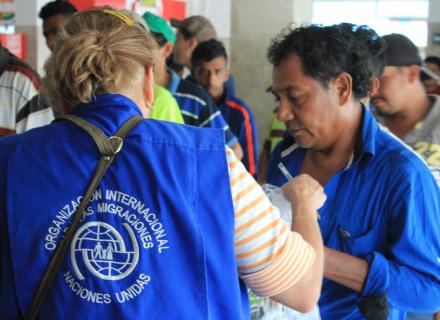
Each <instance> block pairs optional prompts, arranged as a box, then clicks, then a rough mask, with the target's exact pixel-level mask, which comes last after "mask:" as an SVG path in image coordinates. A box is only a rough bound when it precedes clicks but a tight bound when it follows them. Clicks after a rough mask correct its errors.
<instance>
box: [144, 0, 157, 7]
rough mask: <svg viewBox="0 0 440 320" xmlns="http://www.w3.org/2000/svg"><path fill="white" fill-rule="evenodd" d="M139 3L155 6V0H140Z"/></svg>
mask: <svg viewBox="0 0 440 320" xmlns="http://www.w3.org/2000/svg"><path fill="white" fill-rule="evenodd" d="M141 4H142V5H143V6H149V7H155V6H156V0H141Z"/></svg>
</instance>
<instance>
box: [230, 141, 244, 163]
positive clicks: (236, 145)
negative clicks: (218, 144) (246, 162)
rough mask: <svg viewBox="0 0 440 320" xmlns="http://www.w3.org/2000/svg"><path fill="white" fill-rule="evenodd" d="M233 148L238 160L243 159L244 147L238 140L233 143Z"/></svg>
mask: <svg viewBox="0 0 440 320" xmlns="http://www.w3.org/2000/svg"><path fill="white" fill-rule="evenodd" d="M231 149H232V151H234V153H235V156H236V157H237V159H238V160H241V159H243V149H242V148H241V145H240V144H239V143H238V141H237V142H236V143H234V144H233V145H232V147H231Z"/></svg>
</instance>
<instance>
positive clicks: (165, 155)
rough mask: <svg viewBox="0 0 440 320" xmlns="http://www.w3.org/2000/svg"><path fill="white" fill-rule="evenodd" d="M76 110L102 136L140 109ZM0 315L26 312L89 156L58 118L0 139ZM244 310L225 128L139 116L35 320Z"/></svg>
mask: <svg viewBox="0 0 440 320" xmlns="http://www.w3.org/2000/svg"><path fill="white" fill-rule="evenodd" d="M74 113H75V114H76V115H78V116H80V117H82V118H83V119H85V120H88V121H90V122H91V123H93V124H95V125H97V126H99V127H100V128H102V129H103V131H104V132H105V133H106V134H107V135H111V134H113V133H115V132H116V130H117V129H118V128H119V126H120V125H122V123H124V122H125V121H126V120H127V119H128V118H130V117H132V116H133V115H136V114H140V111H139V109H138V108H137V106H136V105H135V104H134V103H133V102H132V101H131V100H129V99H127V98H125V97H123V96H120V95H111V94H103V95H99V96H98V97H97V98H96V99H95V100H94V101H93V102H92V103H90V104H84V105H80V106H78V107H77V108H75V109H74ZM0 154H1V155H0V170H1V178H0V179H1V182H0V197H1V198H0V206H1V207H0V210H1V211H0V213H1V217H0V218H1V239H2V240H1V241H2V242H1V263H2V265H1V287H0V308H1V309H0V310H1V312H2V318H18V317H19V316H20V315H23V314H26V312H27V310H28V307H29V305H30V302H31V299H32V297H33V295H34V293H35V290H36V288H37V285H38V282H39V280H40V278H41V276H42V273H43V271H44V269H45V268H46V266H47V264H48V261H49V259H50V258H51V257H52V254H53V252H54V249H55V247H56V246H57V244H58V242H59V240H60V238H61V237H62V234H63V232H64V230H65V228H66V227H67V226H68V224H69V221H70V219H71V217H72V214H73V212H74V211H75V209H76V207H77V206H78V203H79V202H80V200H81V196H82V195H83V193H84V191H85V189H86V187H87V185H88V184H89V181H90V178H91V177H92V173H93V171H94V168H95V165H96V163H97V160H98V156H99V154H98V150H97V148H96V146H95V144H94V142H93V141H92V139H91V138H90V137H89V136H88V135H87V134H86V133H85V132H83V131H82V130H81V129H79V128H77V127H75V126H74V125H73V124H71V123H68V122H66V121H60V122H56V123H53V124H51V125H50V126H46V127H43V128H40V129H36V130H32V131H29V132H28V133H26V134H23V135H21V136H16V137H11V138H6V139H2V141H0ZM248 314H249V311H248V303H247V296H246V291H245V286H244V285H242V283H241V282H240V280H239V278H238V273H237V265H236V260H235V256H234V210H233V204H232V197H231V191H230V183H229V177H228V167H227V161H226V156H225V142H224V134H223V132H222V131H221V130H217V129H200V128H194V127H188V126H183V125H176V124H172V123H168V122H159V121H154V120H146V121H143V122H142V123H140V124H139V125H138V126H137V127H135V128H134V129H133V131H132V132H131V133H130V134H129V135H128V137H127V138H126V139H125V141H124V146H123V149H122V151H121V153H120V154H118V156H117V157H116V159H115V161H114V162H113V164H112V165H111V166H110V168H109V170H108V171H107V173H106V175H105V176H104V178H103V180H102V182H101V184H100V186H99V187H98V189H97V191H96V192H95V194H94V196H93V197H92V200H91V202H90V205H89V206H88V208H87V209H86V212H85V216H84V219H83V221H82V222H81V224H80V226H79V228H78V230H77V231H76V233H75V236H74V239H73V241H72V243H71V246H70V249H69V252H68V255H67V257H66V261H65V264H64V265H63V266H62V267H61V270H60V271H59V274H58V276H57V278H56V279H55V281H54V284H53V286H52V288H51V291H50V293H49V295H48V297H47V299H46V302H45V304H44V306H43V307H42V310H41V313H40V318H41V319H55V318H57V319H58V318H70V319H76V318H78V319H79V318H81V319H97V318H98V317H104V316H105V317H106V318H110V319H122V318H125V319H131V318H138V319H240V318H247V317H248Z"/></svg>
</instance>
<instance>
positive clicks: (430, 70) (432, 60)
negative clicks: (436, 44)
mask: <svg viewBox="0 0 440 320" xmlns="http://www.w3.org/2000/svg"><path fill="white" fill-rule="evenodd" d="M421 68H422V70H423V72H422V73H421V77H420V78H421V80H422V82H423V85H424V86H425V90H426V93H428V94H437V95H440V58H439V57H436V56H429V57H426V58H425V61H424V66H422V67H421Z"/></svg>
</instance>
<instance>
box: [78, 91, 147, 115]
mask: <svg viewBox="0 0 440 320" xmlns="http://www.w3.org/2000/svg"><path fill="white" fill-rule="evenodd" d="M112 106H113V107H116V106H117V107H119V108H121V109H130V111H131V113H137V114H139V115H141V116H142V112H141V110H140V109H139V107H138V106H137V105H136V103H134V101H133V100H131V99H130V98H128V97H126V96H123V95H121V94H115V93H102V94H98V95H97V96H94V97H93V98H92V100H91V101H90V102H88V103H81V104H79V105H77V106H76V107H74V108H73V110H72V112H73V113H82V112H86V111H88V110H92V109H96V108H107V107H112Z"/></svg>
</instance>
